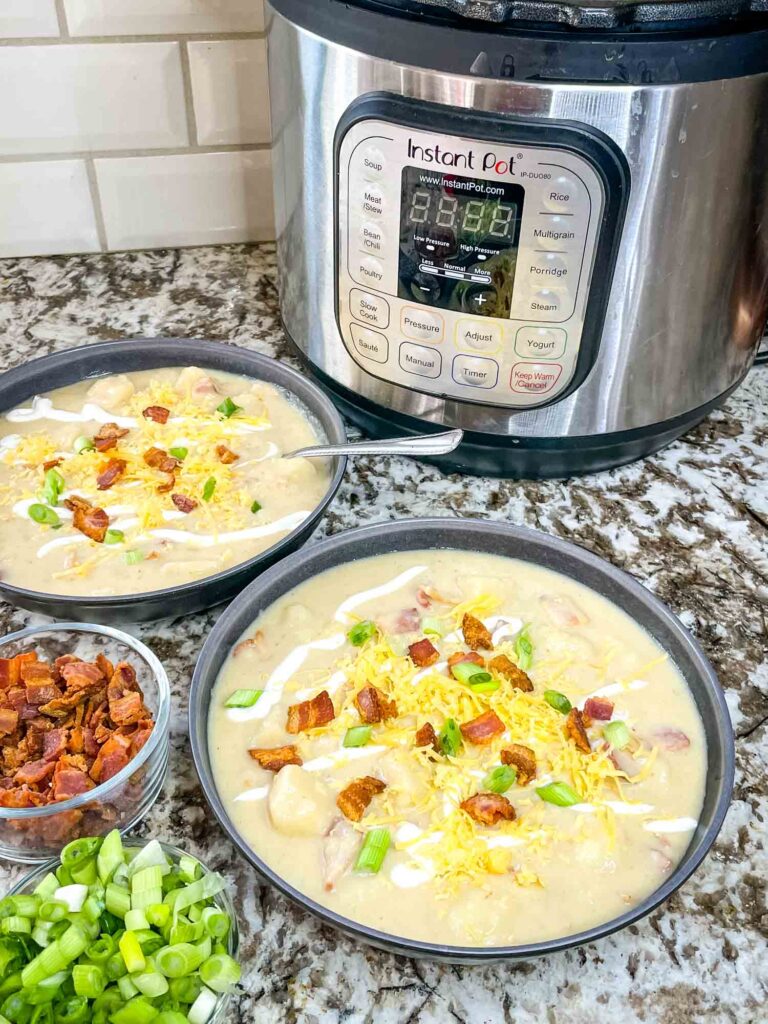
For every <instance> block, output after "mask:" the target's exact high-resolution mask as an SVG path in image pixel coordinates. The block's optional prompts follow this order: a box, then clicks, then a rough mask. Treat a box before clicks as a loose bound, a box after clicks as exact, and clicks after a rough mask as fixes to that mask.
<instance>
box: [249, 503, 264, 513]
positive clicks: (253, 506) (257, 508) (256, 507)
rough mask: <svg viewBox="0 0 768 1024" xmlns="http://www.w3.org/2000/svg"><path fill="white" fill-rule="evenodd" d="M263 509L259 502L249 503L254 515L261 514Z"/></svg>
mask: <svg viewBox="0 0 768 1024" xmlns="http://www.w3.org/2000/svg"><path fill="white" fill-rule="evenodd" d="M263 507H264V506H263V505H262V504H261V502H260V501H253V502H251V512H253V514H254V515H256V513H257V512H261V510H262V508H263Z"/></svg>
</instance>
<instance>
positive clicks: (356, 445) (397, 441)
mask: <svg viewBox="0 0 768 1024" xmlns="http://www.w3.org/2000/svg"><path fill="white" fill-rule="evenodd" d="M463 436H464V431H463V430H458V429H456V430H446V431H445V432H443V433H441V434H420V435H419V436H418V437H391V438H387V439H386V440H382V441H354V442H352V443H351V444H319V445H313V446H312V447H311V448H298V449H297V450H296V451H295V452H286V453H285V454H284V455H283V458H284V459H295V458H305V459H316V458H320V457H326V456H329V455H415V456H419V455H447V454H448V452H452V451H453V450H454V448H457V447H458V446H459V445H460V444H461V439H462V437H463Z"/></svg>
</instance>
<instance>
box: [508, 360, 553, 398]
mask: <svg viewBox="0 0 768 1024" xmlns="http://www.w3.org/2000/svg"><path fill="white" fill-rule="evenodd" d="M562 372H563V368H562V366H561V365H560V363H515V365H514V366H513V367H512V375H511V377H510V380H509V386H510V387H511V388H512V390H513V391H517V392H518V393H519V394H527V395H546V394H548V393H549V392H550V391H551V390H552V389H553V388H554V386H555V384H557V382H558V380H559V379H560V374H561V373H562Z"/></svg>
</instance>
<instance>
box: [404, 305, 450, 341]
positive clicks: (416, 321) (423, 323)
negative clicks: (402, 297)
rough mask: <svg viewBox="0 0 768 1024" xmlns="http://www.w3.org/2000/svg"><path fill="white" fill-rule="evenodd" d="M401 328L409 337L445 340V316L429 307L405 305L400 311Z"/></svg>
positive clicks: (420, 339) (422, 339)
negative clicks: (419, 307) (431, 310)
mask: <svg viewBox="0 0 768 1024" xmlns="http://www.w3.org/2000/svg"><path fill="white" fill-rule="evenodd" d="M400 329H401V330H402V332H403V334H404V335H405V336H406V337H407V338H418V340H419V341H432V342H437V341H442V340H443V318H442V317H441V316H440V314H439V313H432V312H430V311H429V310H428V309H418V308H416V307H415V306H405V307H404V309H403V310H402V312H401V313H400Z"/></svg>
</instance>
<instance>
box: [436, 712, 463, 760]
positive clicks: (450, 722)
mask: <svg viewBox="0 0 768 1024" xmlns="http://www.w3.org/2000/svg"><path fill="white" fill-rule="evenodd" d="M437 738H438V740H439V741H440V749H441V750H442V752H443V753H444V754H445V755H446V756H447V757H456V755H457V754H458V752H459V751H460V750H461V748H462V745H463V743H464V741H463V739H462V738H461V729H460V728H459V727H458V725H457V724H456V722H455V720H454V719H453V718H448V719H446V721H445V725H444V726H443V728H442V729H441V730H440V732H439V733H438V737H437Z"/></svg>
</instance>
